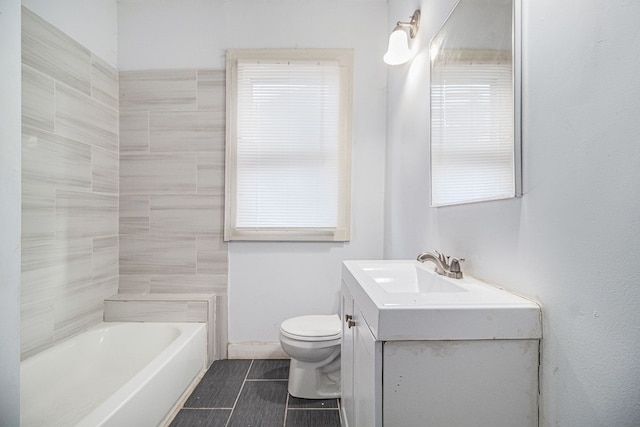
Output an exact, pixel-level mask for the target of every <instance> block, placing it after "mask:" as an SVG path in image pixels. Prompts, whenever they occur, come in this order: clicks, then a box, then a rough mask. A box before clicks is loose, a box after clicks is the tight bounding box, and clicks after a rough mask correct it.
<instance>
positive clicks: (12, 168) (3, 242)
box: [0, 0, 21, 426]
mask: <svg viewBox="0 0 640 427" xmlns="http://www.w3.org/2000/svg"><path fill="white" fill-rule="evenodd" d="M0 40H2V49H0V75H1V76H2V79H0V99H2V102H0V118H1V119H0V141H2V143H0V200H1V201H2V203H0V218H1V220H0V236H2V238H0V342H1V343H2V345H0V388H1V389H2V392H0V425H3V426H17V425H18V424H19V423H20V147H21V137H20V1H19V0H1V1H0Z"/></svg>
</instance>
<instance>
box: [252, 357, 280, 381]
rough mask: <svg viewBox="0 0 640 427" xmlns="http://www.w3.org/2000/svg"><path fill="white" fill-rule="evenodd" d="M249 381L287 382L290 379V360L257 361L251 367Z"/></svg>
mask: <svg viewBox="0 0 640 427" xmlns="http://www.w3.org/2000/svg"><path fill="white" fill-rule="evenodd" d="M247 379H250V380H254V379H264V380H286V379H289V360H288V359H269V360H266V359H256V360H254V361H253V365H251V369H250V370H249V376H247Z"/></svg>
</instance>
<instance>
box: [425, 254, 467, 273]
mask: <svg viewBox="0 0 640 427" xmlns="http://www.w3.org/2000/svg"><path fill="white" fill-rule="evenodd" d="M417 260H418V261H420V262H425V261H431V262H433V263H434V264H435V265H436V267H435V268H434V270H435V272H436V273H438V274H440V275H442V276H446V277H451V278H452V279H462V270H460V263H461V262H462V261H464V258H455V257H450V256H447V255H445V254H443V253H441V252H438V251H433V253H431V252H423V253H421V254H420V255H418V258H417Z"/></svg>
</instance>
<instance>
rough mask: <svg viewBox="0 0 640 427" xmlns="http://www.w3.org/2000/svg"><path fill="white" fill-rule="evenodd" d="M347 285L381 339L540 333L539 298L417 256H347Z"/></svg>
mask: <svg viewBox="0 0 640 427" xmlns="http://www.w3.org/2000/svg"><path fill="white" fill-rule="evenodd" d="M342 279H343V282H344V284H343V286H346V287H347V288H348V290H349V292H350V293H351V295H353V297H354V300H355V301H356V303H357V304H358V306H359V307H360V310H361V311H362V315H363V316H364V317H365V319H366V321H367V324H368V325H369V328H370V329H371V332H372V333H373V335H374V336H375V337H376V338H377V339H379V340H383V341H384V340H469V339H523V338H541V336H542V326H541V321H540V307H539V306H538V304H537V303H535V302H533V301H530V300H528V299H526V298H523V297H521V296H518V295H515V294H513V293H510V292H508V291H505V290H504V289H501V288H498V287H496V286H492V285H489V284H487V283H483V282H481V281H479V280H476V279H474V278H472V277H468V276H466V277H464V278H462V279H452V278H447V277H444V276H441V275H439V274H436V273H435V272H434V271H433V265H432V264H430V263H425V264H422V263H420V262H418V261H386V260H384V261H345V262H344V264H343V273H342Z"/></svg>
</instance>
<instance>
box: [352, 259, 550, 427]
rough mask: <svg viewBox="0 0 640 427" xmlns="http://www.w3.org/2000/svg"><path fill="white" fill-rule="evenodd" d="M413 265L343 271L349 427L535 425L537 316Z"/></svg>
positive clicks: (363, 264)
mask: <svg viewBox="0 0 640 427" xmlns="http://www.w3.org/2000/svg"><path fill="white" fill-rule="evenodd" d="M432 268H433V267H432V266H430V265H424V264H421V263H419V262H417V261H345V262H344V265H343V272H342V319H343V343H342V402H341V404H342V407H341V408H342V409H341V412H342V413H341V415H342V419H343V425H344V426H345V427H380V426H386V427H403V426H407V427H414V426H430V427H440V426H447V427H449V426H456V427H464V426H491V427H500V426H505V427H512V426H519V427H526V426H537V425H538V367H539V353H538V350H539V340H540V339H541V337H542V326H541V320H540V307H539V306H538V305H537V304H536V303H535V302H532V301H530V300H527V299H525V298H522V297H519V296H517V295H514V294H511V293H509V292H507V291H504V290H502V289H499V288H497V287H495V286H491V285H488V284H485V283H482V282H480V281H477V280H474V279H472V278H468V277H465V278H462V279H450V278H446V277H443V276H440V275H437V274H436V273H435V272H433V270H432Z"/></svg>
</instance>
